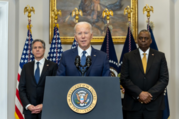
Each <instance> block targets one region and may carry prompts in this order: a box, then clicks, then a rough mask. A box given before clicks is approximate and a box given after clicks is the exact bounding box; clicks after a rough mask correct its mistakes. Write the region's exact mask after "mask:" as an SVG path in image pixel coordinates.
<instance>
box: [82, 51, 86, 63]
mask: <svg viewBox="0 0 179 119" xmlns="http://www.w3.org/2000/svg"><path fill="white" fill-rule="evenodd" d="M85 54H86V51H83V55H82V56H81V65H83V66H84V65H85V64H86V55H85Z"/></svg>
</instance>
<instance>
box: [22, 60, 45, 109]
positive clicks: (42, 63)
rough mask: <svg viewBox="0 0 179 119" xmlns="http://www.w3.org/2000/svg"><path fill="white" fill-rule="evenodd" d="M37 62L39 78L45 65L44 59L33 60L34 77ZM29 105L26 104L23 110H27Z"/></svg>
mask: <svg viewBox="0 0 179 119" xmlns="http://www.w3.org/2000/svg"><path fill="white" fill-rule="evenodd" d="M37 62H39V69H40V76H41V74H42V70H43V67H44V63H45V58H42V59H41V60H39V61H37V60H36V59H35V62H34V76H35V70H36V69H37ZM30 105H31V104H28V105H27V106H26V107H25V109H26V110H28V107H29V106H30Z"/></svg>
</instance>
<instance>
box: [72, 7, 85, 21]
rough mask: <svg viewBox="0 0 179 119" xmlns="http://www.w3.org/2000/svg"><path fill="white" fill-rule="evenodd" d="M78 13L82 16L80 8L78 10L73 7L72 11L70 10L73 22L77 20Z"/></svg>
mask: <svg viewBox="0 0 179 119" xmlns="http://www.w3.org/2000/svg"><path fill="white" fill-rule="evenodd" d="M79 15H81V16H83V12H82V11H81V10H78V9H77V8H75V9H74V10H73V11H72V14H71V16H72V17H74V16H75V22H76V23H77V22H78V20H79Z"/></svg>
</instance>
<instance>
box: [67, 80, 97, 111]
mask: <svg viewBox="0 0 179 119" xmlns="http://www.w3.org/2000/svg"><path fill="white" fill-rule="evenodd" d="M67 103H68V106H69V107H70V108H71V109H72V110H73V111H74V112H76V113H80V114H85V113H88V112H90V111H91V110H93V109H94V107H95V105H96V103H97V94H96V91H95V90H94V88H93V87H92V86H90V85H88V84H85V83H79V84H76V85H74V86H73V87H71V88H70V90H69V91H68V94H67Z"/></svg>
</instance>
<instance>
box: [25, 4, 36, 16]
mask: <svg viewBox="0 0 179 119" xmlns="http://www.w3.org/2000/svg"><path fill="white" fill-rule="evenodd" d="M26 12H28V15H27V17H28V18H29V19H31V12H33V13H34V14H35V9H34V7H31V8H30V6H29V5H27V6H26V7H25V8H24V14H25V13H26Z"/></svg>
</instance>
